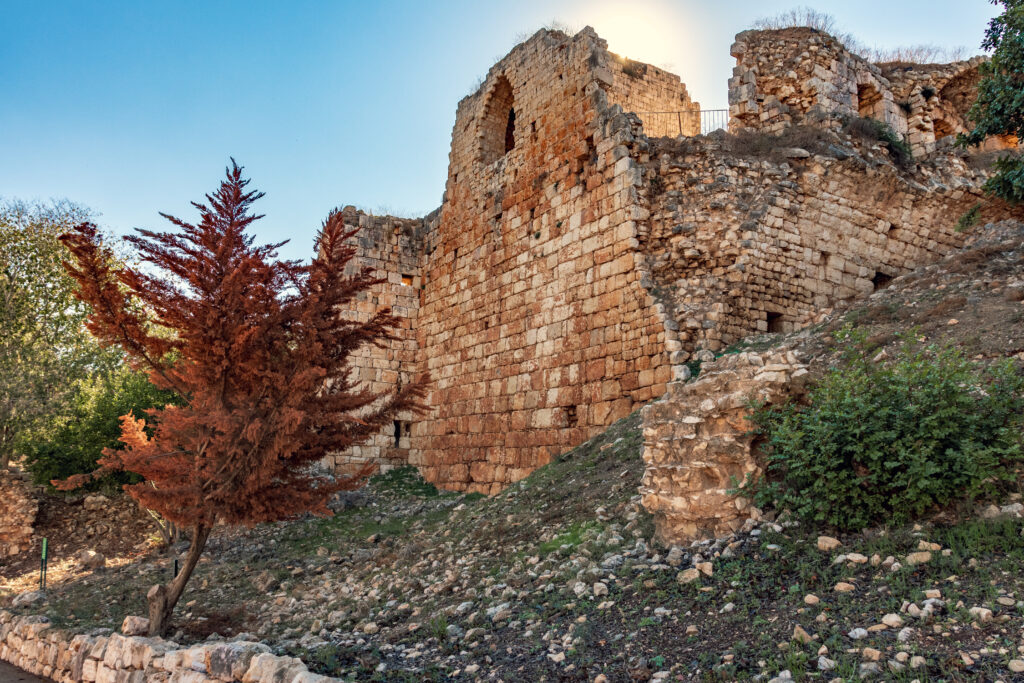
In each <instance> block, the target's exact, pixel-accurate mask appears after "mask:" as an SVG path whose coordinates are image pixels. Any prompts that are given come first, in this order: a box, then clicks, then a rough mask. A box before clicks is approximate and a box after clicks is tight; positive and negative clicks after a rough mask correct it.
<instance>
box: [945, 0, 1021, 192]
mask: <svg viewBox="0 0 1024 683" xmlns="http://www.w3.org/2000/svg"><path fill="white" fill-rule="evenodd" d="M992 4H994V5H1002V6H1003V13H1002V14H1000V15H999V16H997V17H995V18H994V19H992V20H991V21H990V22H989V25H988V29H987V30H986V31H985V39H984V41H983V42H982V47H983V48H985V49H986V50H992V59H991V60H990V61H988V62H986V63H984V64H982V65H981V67H980V69H981V74H982V79H981V82H980V83H979V84H978V98H977V100H975V102H974V105H973V106H972V107H971V109H970V111H969V112H968V114H967V117H968V119H970V121H971V122H972V123H973V124H974V129H973V130H972V131H971V132H970V133H968V134H966V135H965V136H963V137H962V138H961V141H962V142H964V143H965V144H972V145H978V144H981V143H982V142H984V141H985V139H986V138H987V137H989V136H993V135H1013V136H1016V138H1017V139H1018V140H1021V139H1024V0H992ZM995 171H996V173H995V175H994V176H993V177H992V178H991V179H990V180H989V181H988V183H987V185H986V189H988V190H989V191H990V192H992V193H993V194H995V195H996V196H999V197H1002V198H1003V199H1006V200H1007V201H1010V202H1014V203H1017V202H1020V201H1022V200H1024V157H1022V156H1021V155H1019V154H1006V155H1004V156H1002V157H1001V158H999V159H998V160H997V161H996V164H995Z"/></svg>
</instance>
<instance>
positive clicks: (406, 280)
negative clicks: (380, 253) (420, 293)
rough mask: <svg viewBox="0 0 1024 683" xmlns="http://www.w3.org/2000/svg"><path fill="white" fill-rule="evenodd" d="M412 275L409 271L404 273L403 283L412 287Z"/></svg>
mask: <svg viewBox="0 0 1024 683" xmlns="http://www.w3.org/2000/svg"><path fill="white" fill-rule="evenodd" d="M412 279H413V278H412V275H409V274H408V273H402V284H403V285H405V286H406V287H412Z"/></svg>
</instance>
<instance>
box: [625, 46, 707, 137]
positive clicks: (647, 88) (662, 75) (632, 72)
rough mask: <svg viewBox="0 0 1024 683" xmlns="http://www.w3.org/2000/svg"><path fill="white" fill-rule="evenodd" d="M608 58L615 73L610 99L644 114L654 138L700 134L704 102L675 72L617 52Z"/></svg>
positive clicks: (648, 132) (648, 133)
mask: <svg viewBox="0 0 1024 683" xmlns="http://www.w3.org/2000/svg"><path fill="white" fill-rule="evenodd" d="M609 56H610V57H611V59H608V60H605V63H606V64H607V69H608V71H609V72H610V73H611V75H612V78H611V84H610V85H609V86H608V87H607V88H606V91H607V93H608V101H609V102H610V103H611V104H618V105H621V106H622V108H623V110H625V111H627V112H633V113H635V114H636V115H637V116H639V117H640V121H641V123H642V124H643V132H644V135H646V136H648V137H652V138H657V137H676V136H679V135H684V136H692V135H700V104H698V103H697V102H693V101H692V100H691V99H690V94H689V92H687V90H686V85H685V84H684V83H683V82H682V81H681V80H680V79H679V76H676V75H675V74H673V73H669V72H668V71H665V70H664V69H659V68H658V67H656V66H652V65H650V64H644V63H643V62H636V61H633V60H632V59H626V58H625V57H621V56H619V55H616V54H609Z"/></svg>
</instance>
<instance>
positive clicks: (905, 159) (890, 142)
mask: <svg viewBox="0 0 1024 683" xmlns="http://www.w3.org/2000/svg"><path fill="white" fill-rule="evenodd" d="M843 130H845V131H846V132H847V133H849V134H850V135H852V136H854V137H858V138H860V139H862V140H866V141H869V142H870V141H878V142H881V143H882V144H884V145H885V146H886V147H887V148H888V149H889V153H890V155H891V156H892V160H893V163H895V164H896V165H897V166H898V167H900V168H902V169H908V168H910V167H911V166H913V164H914V155H913V153H912V152H911V150H910V145H909V144H907V141H906V139H905V138H903V137H901V136H900V134H899V133H897V132H896V131H894V130H893V129H892V127H891V126H889V124H887V123H885V122H884V121H879V120H877V119H872V118H867V117H863V116H851V117H849V118H847V119H846V120H845V121H844V122H843Z"/></svg>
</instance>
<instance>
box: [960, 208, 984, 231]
mask: <svg viewBox="0 0 1024 683" xmlns="http://www.w3.org/2000/svg"><path fill="white" fill-rule="evenodd" d="M980 218H981V202H978V203H977V204H975V205H974V206H972V207H971V208H970V209H968V210H967V213H965V214H964V215H962V216H960V220H958V221H957V222H956V231H957V232H964V231H966V230H970V229H971V228H973V227H974V226H975V225H977V224H978V220H979V219H980Z"/></svg>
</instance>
